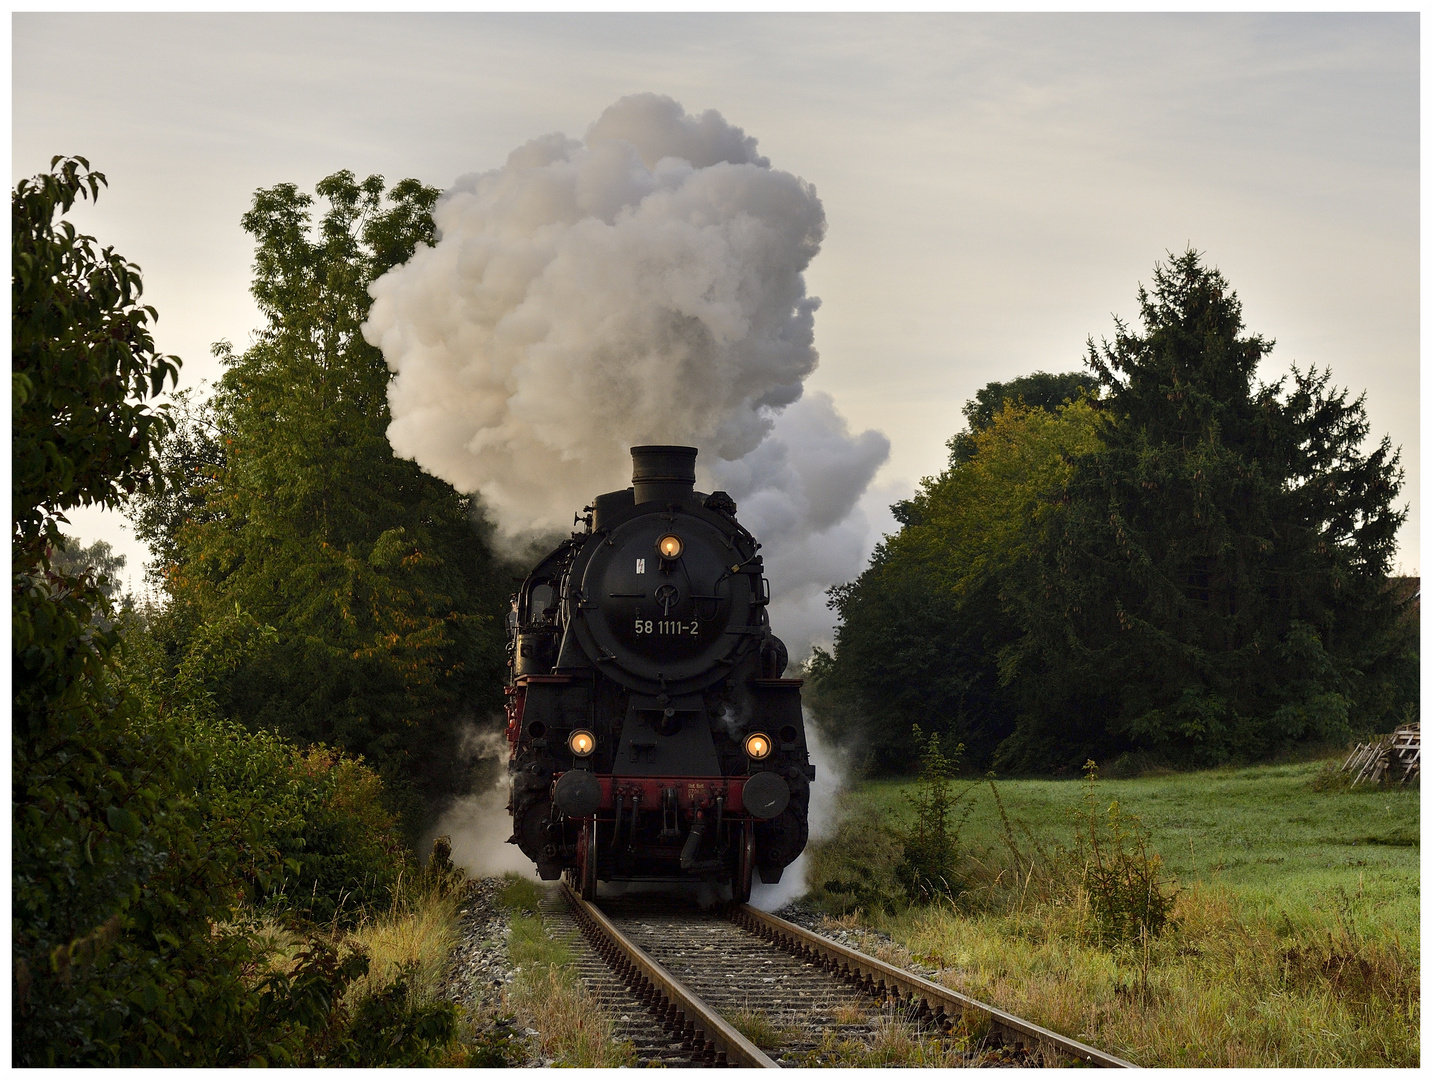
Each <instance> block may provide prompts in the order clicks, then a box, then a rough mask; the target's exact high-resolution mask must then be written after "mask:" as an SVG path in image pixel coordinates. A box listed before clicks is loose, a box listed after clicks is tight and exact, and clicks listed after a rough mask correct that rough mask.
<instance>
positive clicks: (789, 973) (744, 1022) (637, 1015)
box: [543, 883, 1133, 1068]
mask: <svg viewBox="0 0 1432 1080" xmlns="http://www.w3.org/2000/svg"><path fill="white" fill-rule="evenodd" d="M543 909H544V914H545V915H546V916H547V918H548V921H549V923H551V924H553V927H554V929H555V930H556V931H557V932H558V934H559V935H560V936H562V937H565V938H567V939H568V940H569V941H572V942H574V943H576V941H577V939H578V938H579V937H580V939H581V941H582V942H583V943H584V944H585V948H579V949H578V950H577V954H578V969H579V971H578V973H579V975H580V976H581V978H582V980H583V982H584V983H585V984H586V986H587V988H588V990H589V992H590V993H591V994H592V995H593V997H594V998H595V1000H596V1002H597V1004H598V1005H599V1006H600V1007H601V1008H602V1009H603V1010H604V1011H605V1012H606V1013H607V1015H608V1016H610V1017H611V1018H612V1022H613V1028H614V1032H613V1033H614V1035H615V1036H616V1037H617V1038H619V1039H629V1040H631V1042H632V1043H633V1044H634V1046H635V1048H636V1051H637V1055H638V1059H639V1060H640V1061H641V1062H643V1063H646V1064H652V1065H685V1066H690V1065H696V1064H706V1065H714V1066H722V1065H731V1066H745V1067H752V1068H781V1067H784V1066H794V1065H802V1064H817V1063H820V1064H833V1063H834V1062H830V1061H827V1060H825V1059H824V1058H823V1057H822V1053H823V1052H828V1051H829V1049H830V1047H831V1046H832V1044H841V1043H844V1044H845V1045H846V1046H847V1047H849V1046H852V1045H855V1044H860V1045H863V1046H866V1047H875V1046H877V1045H879V1044H880V1043H881V1042H882V1040H887V1041H888V1039H889V1038H890V1036H891V1033H892V1030H893V1029H896V1028H900V1029H903V1032H904V1035H905V1036H906V1037H908V1038H914V1039H918V1040H923V1041H924V1042H925V1043H927V1044H935V1048H936V1049H935V1053H936V1055H937V1057H938V1061H937V1062H932V1063H938V1064H941V1065H960V1064H966V1065H978V1064H985V1063H988V1064H1002V1065H1019V1064H1023V1065H1031V1066H1047V1065H1066V1064H1082V1065H1093V1066H1102V1067H1106V1068H1132V1067H1133V1066H1132V1065H1131V1064H1130V1063H1129V1062H1127V1061H1124V1060H1122V1059H1120V1058H1117V1057H1114V1056H1113V1055H1111V1054H1106V1053H1104V1052H1102V1051H1100V1050H1096V1049H1095V1048H1094V1047H1091V1046H1087V1045H1085V1044H1084V1043H1081V1042H1078V1041H1077V1040H1074V1039H1069V1038H1066V1037H1065V1036H1063V1035H1059V1034H1058V1033H1056V1032H1053V1031H1049V1030H1048V1029H1046V1028H1042V1027H1040V1026H1039V1025H1037V1024H1032V1023H1030V1022H1029V1021H1026V1020H1023V1019H1021V1018H1019V1017H1017V1016H1013V1015H1011V1014H1009V1013H1006V1012H1004V1011H1002V1010H1000V1009H996V1008H993V1007H992V1006H989V1005H985V1004H983V1003H982V1002H979V1001H975V1000H974V999H973V998H969V997H966V996H965V995H963V994H960V993H958V992H956V991H954V990H950V989H948V988H947V987H944V986H940V985H939V984H937V983H933V982H930V981H929V980H927V979H922V978H921V977H919V976H918V975H915V974H913V973H911V972H909V971H904V970H902V969H900V968H896V967H894V966H892V965H890V964H887V963H884V962H883V961H881V960H877V959H875V958H874V957H871V956H867V955H865V954H864V953H860V952H857V951H856V950H854V949H850V948H846V947H845V946H842V945H840V944H837V943H836V942H833V941H829V940H827V939H825V938H822V937H820V936H819V935H817V934H812V933H810V932H809V931H807V930H805V929H803V928H802V927H799V926H796V925H795V924H794V923H790V922H787V921H785V920H784V919H780V918H777V917H776V916H774V915H769V914H767V913H766V912H763V911H758V910H757V909H755V908H753V907H750V906H749V905H741V906H736V907H732V906H727V907H725V908H721V909H716V910H712V911H709V912H700V911H696V910H694V907H693V905H691V903H690V902H689V900H688V901H687V902H685V903H681V902H678V901H676V900H673V899H670V898H663V897H659V896H654V895H642V896H629V897H617V898H604V899H599V900H598V901H596V902H595V903H593V902H589V901H585V900H582V899H581V897H580V896H579V895H578V894H577V893H576V892H574V891H573V890H572V889H571V888H570V887H568V886H567V885H566V884H565V883H564V884H563V886H562V889H561V890H560V891H559V892H553V893H551V894H549V896H548V898H547V899H546V900H545V901H544V902H543ZM742 1030H745V1031H746V1032H748V1033H750V1034H751V1035H753V1036H755V1040H754V1041H753V1039H752V1038H748V1037H747V1035H746V1034H742ZM758 1042H759V1043H760V1045H757V1043H758Z"/></svg>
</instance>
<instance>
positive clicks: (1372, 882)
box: [855, 762, 1421, 945]
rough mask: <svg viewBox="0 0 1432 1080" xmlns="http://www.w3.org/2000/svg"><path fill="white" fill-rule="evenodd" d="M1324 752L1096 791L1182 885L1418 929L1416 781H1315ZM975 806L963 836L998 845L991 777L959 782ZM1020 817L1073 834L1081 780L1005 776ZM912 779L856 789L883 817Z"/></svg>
mask: <svg viewBox="0 0 1432 1080" xmlns="http://www.w3.org/2000/svg"><path fill="white" fill-rule="evenodd" d="M1323 764H1324V763H1322V762H1304V763H1300V764H1296V765H1270V766H1261V767H1255V768H1243V769H1226V770H1225V769H1218V770H1211V771H1208V772H1198V773H1185V774H1179V775H1173V776H1159V777H1147V778H1144V779H1139V780H1100V781H1099V782H1098V790H1099V794H1100V800H1101V802H1103V803H1108V802H1110V801H1113V800H1118V802H1119V804H1120V806H1121V807H1122V808H1123V809H1125V810H1127V811H1128V812H1130V813H1132V814H1134V815H1136V816H1137V817H1138V818H1139V819H1140V820H1141V821H1142V822H1143V824H1144V826H1145V828H1147V830H1148V832H1149V835H1150V839H1151V841H1152V844H1153V847H1154V848H1155V850H1157V851H1158V852H1159V854H1160V855H1162V856H1163V860H1164V865H1165V866H1166V867H1167V869H1168V871H1169V873H1170V874H1172V876H1173V877H1174V878H1175V879H1176V880H1177V881H1178V882H1179V883H1180V884H1182V885H1187V884H1189V883H1191V882H1193V881H1195V880H1198V881H1203V882H1205V883H1208V884H1221V885H1225V886H1227V887H1229V888H1230V889H1233V890H1234V891H1236V892H1237V893H1238V895H1239V896H1240V897H1241V898H1242V899H1243V900H1244V901H1245V902H1247V903H1250V904H1255V905H1259V906H1263V907H1266V908H1267V909H1268V910H1269V911H1285V912H1287V913H1289V914H1290V915H1292V916H1294V917H1295V918H1296V917H1297V916H1298V914H1299V913H1304V912H1307V911H1309V910H1310V909H1319V910H1322V909H1327V910H1331V908H1330V905H1336V904H1338V903H1341V902H1342V898H1344V897H1346V898H1350V899H1352V900H1355V903H1354V905H1353V909H1354V911H1355V913H1356V915H1357V917H1358V920H1359V929H1363V930H1372V929H1373V928H1374V924H1376V925H1378V926H1381V927H1384V928H1388V929H1392V930H1394V931H1397V932H1401V933H1402V934H1404V936H1405V938H1406V940H1408V941H1409V942H1411V943H1414V945H1415V942H1416V940H1417V933H1418V919H1419V914H1418V912H1419V904H1418V883H1419V876H1420V875H1419V861H1420V848H1419V816H1420V807H1421V798H1420V795H1419V793H1418V791H1417V790H1416V789H1411V790H1401V789H1391V790H1385V789H1369V788H1353V789H1344V790H1336V791H1316V790H1314V789H1313V780H1314V779H1315V778H1316V777H1317V775H1318V773H1319V771H1320V770H1321V769H1322V768H1323ZM966 788H968V789H969V791H970V797H971V798H972V800H973V803H974V807H973V810H972V812H971V814H970V817H969V819H968V821H967V823H966V824H965V826H964V830H963V832H962V834H961V840H962V841H963V842H964V843H965V844H967V845H972V846H974V847H975V848H976V849H979V848H985V849H990V850H991V851H992V853H993V854H994V855H996V856H997V855H998V853H999V851H1000V848H1001V846H1002V835H1003V828H1002V826H1001V823H1000V820H999V815H998V812H997V810H996V807H995V804H994V799H993V797H992V795H991V792H990V789H989V786H988V785H987V784H983V783H978V782H976V783H973V784H970V783H967V782H959V783H957V784H956V785H955V788H954V790H955V791H956V792H957V793H958V792H961V791H964V790H965V789H966ZM998 788H999V794H1000V798H1001V799H1002V800H1003V801H1004V806H1005V810H1006V812H1007V813H1008V814H1009V816H1010V818H1011V820H1012V821H1013V822H1014V823H1015V824H1016V825H1023V826H1025V827H1027V828H1028V829H1029V830H1030V832H1032V833H1033V834H1034V835H1035V836H1036V837H1038V838H1039V840H1040V841H1041V842H1042V843H1045V844H1056V843H1060V842H1065V841H1067V840H1068V839H1069V837H1070V835H1071V824H1070V820H1069V818H1070V814H1071V813H1074V812H1077V811H1079V810H1080V809H1081V808H1082V806H1083V795H1084V785H1083V784H1082V782H1080V781H1062V780H1061V781H1055V780H1001V781H998ZM910 789H911V785H910V784H909V782H899V781H876V782H873V783H870V784H867V785H865V786H863V787H862V788H861V789H859V791H858V793H856V795H855V802H856V803H857V804H859V803H864V804H865V805H867V806H869V807H870V808H871V809H873V810H874V811H875V812H876V813H877V814H878V815H879V816H880V817H882V818H886V819H892V820H893V819H895V818H898V817H906V818H908V817H909V813H910V811H909V809H908V804H907V803H906V801H905V800H904V798H903V797H902V792H903V791H906V790H910Z"/></svg>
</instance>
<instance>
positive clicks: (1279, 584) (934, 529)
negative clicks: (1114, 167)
mask: <svg viewBox="0 0 1432 1080" xmlns="http://www.w3.org/2000/svg"><path fill="white" fill-rule="evenodd" d="M1139 304H1140V311H1141V322H1142V326H1141V328H1140V329H1138V330H1134V329H1132V328H1130V327H1128V326H1125V325H1123V324H1122V323H1120V324H1118V325H1117V327H1116V334H1115V337H1114V340H1113V341H1112V342H1105V343H1102V344H1101V345H1098V346H1096V345H1094V344H1093V343H1092V342H1091V343H1090V346H1089V355H1088V364H1089V367H1090V370H1091V372H1092V375H1093V377H1094V378H1096V379H1097V380H1098V386H1099V394H1098V396H1097V398H1094V397H1090V398H1081V399H1080V400H1078V401H1075V402H1073V403H1071V404H1067V405H1063V406H1055V409H1054V411H1053V412H1050V411H1048V405H1049V402H1050V401H1051V400H1052V399H1053V397H1054V396H1055V395H1056V394H1062V393H1070V392H1078V391H1079V390H1080V389H1081V388H1082V386H1083V384H1082V382H1081V381H1080V380H1077V379H1074V378H1072V377H1063V376H1048V375H1045V374H1043V373H1039V374H1037V375H1036V376H1031V377H1030V378H1029V380H1015V381H1014V382H1012V383H1007V384H991V385H990V386H989V387H986V388H985V390H984V391H981V394H980V395H979V396H977V398H976V399H975V400H974V401H972V402H971V403H970V404H969V405H968V406H967V407H966V410H965V412H966V417H967V419H968V420H969V424H970V428H969V430H968V431H966V432H963V433H961V434H960V435H959V436H956V438H955V439H952V440H951V443H950V447H951V464H950V468H949V469H947V470H946V471H945V472H944V473H942V474H941V475H940V476H939V477H935V478H931V479H927V480H925V481H923V482H922V484H921V489H920V491H919V493H917V495H916V497H915V498H913V499H911V500H909V501H907V502H905V503H900V504H897V506H896V507H895V511H896V515H897V517H898V518H899V520H900V521H901V523H902V528H901V531H900V532H899V534H897V535H896V536H894V537H891V538H889V539H888V540H887V541H886V542H885V543H884V544H883V545H881V547H880V548H878V549H877V551H876V554H875V556H874V557H873V559H872V561H871V566H870V568H869V569H868V570H867V571H866V572H865V574H863V575H862V576H861V578H860V579H858V580H857V581H856V582H852V583H850V584H849V585H845V586H842V587H840V588H838V589H835V590H833V591H832V606H834V607H836V608H837V610H838V611H839V612H840V615H841V619H842V625H841V627H840V629H839V631H838V636H837V649H836V654H835V655H834V656H833V657H830V656H823V655H818V656H817V658H816V661H815V663H814V665H813V670H812V674H813V675H814V676H815V681H816V696H817V698H819V697H821V696H825V697H826V698H828V699H830V700H831V701H832V702H833V703H834V704H835V705H836V708H834V709H833V710H832V711H833V712H834V714H835V715H836V716H837V717H841V718H845V721H846V724H847V726H852V725H854V726H857V727H859V728H860V730H861V731H862V733H863V737H864V741H865V743H866V744H867V745H868V746H870V747H872V748H873V750H874V761H873V763H874V764H875V765H877V766H880V765H884V766H886V767H896V766H897V765H898V763H900V762H901V761H909V760H911V758H912V751H913V750H914V748H913V747H911V746H909V745H907V743H908V740H907V739H905V738H904V736H903V732H904V731H906V730H908V728H909V725H910V724H911V723H912V722H917V723H921V724H923V725H926V726H927V727H930V728H934V729H936V730H944V731H949V732H951V733H952V734H953V735H954V736H955V737H957V738H958V739H959V740H960V741H962V742H964V743H965V744H966V746H967V747H968V748H969V749H970V752H971V757H972V759H974V760H975V761H976V762H981V763H983V762H987V761H989V760H991V757H993V760H994V761H996V762H997V763H998V764H1000V765H1001V766H1003V767H1005V768H1013V769H1018V770H1038V771H1044V770H1051V769H1052V770H1055V771H1070V772H1072V771H1073V770H1074V769H1076V768H1077V767H1078V766H1079V763H1081V762H1083V761H1084V760H1086V759H1087V758H1098V759H1108V758H1109V757H1111V756H1116V755H1118V754H1120V753H1124V752H1128V751H1133V750H1140V751H1146V752H1148V753H1151V754H1154V755H1156V756H1159V757H1162V758H1164V759H1166V760H1168V761H1170V762H1184V763H1209V762H1217V761H1222V760H1227V759H1230V758H1241V759H1250V758H1256V757H1259V756H1263V755H1266V754H1268V753H1270V752H1272V751H1274V750H1276V749H1279V748H1282V747H1286V746H1288V745H1291V744H1294V743H1298V742H1306V741H1312V742H1320V741H1321V742H1325V741H1333V740H1340V739H1343V738H1345V737H1346V736H1347V735H1348V734H1349V733H1350V731H1351V730H1353V729H1354V728H1369V727H1378V726H1387V725H1389V724H1391V723H1392V722H1394V721H1395V720H1397V719H1399V718H1400V717H1401V715H1402V713H1403V711H1404V710H1405V709H1407V708H1410V707H1412V706H1413V702H1412V701H1411V700H1410V699H1409V685H1413V686H1415V674H1414V675H1413V676H1412V677H1411V678H1409V671H1413V672H1415V664H1416V653H1415V634H1414V633H1413V632H1412V631H1411V629H1410V625H1411V624H1410V622H1409V620H1408V618H1407V617H1406V610H1405V609H1406V606H1407V601H1406V600H1405V599H1400V598H1399V597H1398V595H1397V593H1396V592H1395V590H1393V589H1391V588H1389V582H1388V578H1387V572H1388V567H1389V563H1390V560H1391V557H1392V554H1393V551H1394V544H1395V538H1396V533H1397V529H1398V527H1399V526H1400V524H1401V523H1402V521H1403V519H1404V516H1405V511H1404V510H1399V509H1397V508H1396V507H1395V505H1394V502H1395V500H1396V498H1397V495H1398V493H1399V490H1400V486H1401V471H1400V468H1399V465H1398V456H1397V454H1396V452H1394V450H1393V449H1392V447H1391V446H1390V444H1389V443H1388V441H1387V440H1386V439H1383V440H1382V441H1381V442H1380V443H1379V444H1377V445H1375V446H1373V447H1372V448H1371V449H1370V450H1368V451H1364V449H1363V444H1364V442H1365V440H1366V438H1367V435H1368V431H1369V427H1368V421H1367V415H1366V410H1365V407H1364V402H1363V399H1362V398H1360V397H1359V398H1351V397H1350V395H1349V394H1348V393H1347V391H1345V390H1340V389H1337V388H1335V387H1333V386H1332V385H1331V379H1330V376H1329V374H1328V373H1327V372H1318V371H1314V370H1306V371H1305V370H1301V369H1298V368H1296V367H1294V368H1293V369H1292V372H1291V374H1290V375H1289V376H1288V377H1287V378H1284V379H1279V380H1276V381H1274V382H1272V383H1268V384H1264V383H1259V382H1258V381H1257V378H1256V372H1257V369H1258V366H1259V363H1260V361H1262V359H1263V358H1264V357H1265V356H1266V355H1267V353H1268V352H1269V350H1270V349H1271V348H1272V342H1271V341H1268V340H1266V339H1264V338H1262V337H1259V336H1257V335H1251V334H1247V333H1245V332H1244V327H1243V322H1242V312H1241V307H1240V304H1239V302H1238V298H1237V296H1236V294H1235V293H1234V292H1233V290H1232V289H1231V288H1229V286H1228V284H1227V282H1226V281H1225V280H1224V279H1223V277H1222V276H1221V275H1220V274H1219V273H1218V272H1217V271H1216V270H1213V269H1210V268H1208V267H1206V266H1205V265H1204V264H1203V261H1202V259H1201V257H1200V256H1199V255H1198V254H1197V253H1195V252H1192V251H1189V252H1185V253H1184V254H1182V255H1180V256H1177V257H1175V258H1172V259H1171V260H1170V262H1169V263H1167V264H1165V265H1160V266H1158V267H1156V269H1155V273H1154V282H1153V288H1152V290H1144V289H1142V288H1141V289H1140V291H1139ZM1020 384H1028V385H1029V386H1030V393H1024V392H1020V393H1018V394H1017V395H1011V389H1012V388H1014V387H1018V386H1019V385H1020ZM1036 390H1037V391H1038V393H1035V392H1034V391H1036ZM1039 394H1043V395H1044V396H1043V397H1040V396H1039ZM1001 395H1006V396H1017V397H1019V398H1021V399H1023V401H1024V404H1023V405H1015V406H1011V405H1009V404H1005V406H1004V407H1003V409H1002V411H995V408H994V404H995V402H997V401H999V400H1001ZM1031 396H1032V397H1034V398H1035V399H1036V400H1037V401H1038V402H1039V404H1040V405H1043V406H1044V407H1043V408H1040V407H1031V406H1030V404H1029V398H1030V397H1031Z"/></svg>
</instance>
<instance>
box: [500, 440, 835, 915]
mask: <svg viewBox="0 0 1432 1080" xmlns="http://www.w3.org/2000/svg"><path fill="white" fill-rule="evenodd" d="M631 454H632V486H631V487H629V488H627V489H625V490H624V491H613V492H609V493H607V494H605V495H598V496H597V497H596V499H595V500H594V501H593V503H592V505H590V506H587V507H584V509H583V513H584V514H585V515H586V516H585V517H583V516H580V515H579V516H578V517H577V523H578V524H583V525H585V529H584V530H583V531H578V532H574V533H573V534H572V536H571V537H570V539H567V540H564V541H562V543H561V544H559V545H558V546H557V549H556V550H555V551H553V552H552V553H551V554H550V555H548V556H547V557H546V558H545V559H543V560H542V561H541V562H540V563H538V564H537V566H536V568H535V569H534V570H533V571H532V573H531V574H529V575H528V576H527V579H526V580H525V581H524V582H523V583H522V588H521V590H520V591H519V592H518V593H517V595H516V596H514V597H513V601H512V611H511V612H510V614H509V616H508V631H509V641H508V651H509V660H508V663H509V671H510V676H509V679H508V684H507V687H506V694H507V698H506V703H507V738H508V742H509V744H510V747H511V755H510V759H509V764H508V768H509V772H510V775H511V780H512V790H511V796H512V797H511V801H510V802H509V803H508V809H509V811H510V812H511V814H512V824H513V832H512V837H511V838H510V840H509V841H508V842H509V843H515V844H517V845H518V846H519V847H520V848H521V849H522V851H523V852H524V853H525V854H526V855H527V856H528V857H529V858H530V859H531V860H532V861H533V862H534V863H536V864H537V871H538V873H539V874H540V876H541V877H542V878H543V879H545V880H553V879H556V878H557V877H559V876H561V875H562V874H564V873H565V874H567V875H568V878H569V880H571V881H572V882H573V884H574V885H575V886H576V887H578V888H579V889H580V891H581V893H582V895H583V896H584V897H587V898H588V899H590V898H591V897H593V896H594V895H595V894H596V889H597V882H598V881H599V880H600V881H634V880H652V879H656V880H704V881H708V882H713V883H717V884H726V883H729V885H730V889H731V893H732V896H733V898H734V899H736V900H738V901H741V902H744V901H745V900H747V899H748V898H749V897H750V893H751V884H752V878H753V874H759V875H760V879H761V881H763V882H766V883H774V882H778V881H780V879H781V874H782V871H783V870H784V868H785V867H786V866H788V865H789V864H790V863H791V862H792V861H793V860H794V859H795V858H796V856H797V855H799V854H800V853H801V850H802V849H803V848H804V847H805V844H806V838H807V810H808V808H809V804H810V784H811V781H813V780H814V779H815V767H814V766H813V765H811V763H810V756H809V754H808V752H807V749H806V736H805V724H804V722H803V720H802V717H801V697H800V689H801V680H800V679H786V678H783V677H782V675H783V674H784V671H785V668H786V664H787V660H788V657H787V653H786V648H785V646H784V645H783V644H782V643H781V641H780V639H779V638H777V637H776V636H775V635H774V634H772V633H771V627H770V619H769V618H768V616H767V611H766V607H767V604H768V603H769V602H770V591H769V586H768V584H767V581H766V579H765V578H764V577H763V576H762V560H761V556H760V555H759V554H758V551H759V549H760V546H761V545H760V544H758V543H757V542H756V540H755V538H754V537H752V536H751V534H750V533H749V532H747V531H746V530H745V529H744V528H743V527H742V526H741V525H740V524H739V523H738V522H737V521H736V504H735V503H734V502H733V501H732V500H731V498H730V496H729V495H727V494H726V493H725V492H722V491H713V492H712V493H710V494H709V495H708V494H704V493H702V492H699V491H696V490H695V487H696V450H695V449H694V448H693V447H689V446H636V447H633V448H632V451H631Z"/></svg>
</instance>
